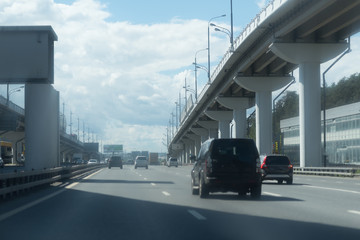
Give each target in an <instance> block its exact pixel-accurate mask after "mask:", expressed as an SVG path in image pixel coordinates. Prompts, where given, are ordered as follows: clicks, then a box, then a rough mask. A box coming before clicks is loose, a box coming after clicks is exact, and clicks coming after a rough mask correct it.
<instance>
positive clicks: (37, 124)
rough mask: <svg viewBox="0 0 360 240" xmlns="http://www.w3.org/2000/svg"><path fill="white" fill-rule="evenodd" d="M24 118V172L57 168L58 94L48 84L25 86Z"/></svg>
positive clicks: (58, 148)
mask: <svg viewBox="0 0 360 240" xmlns="http://www.w3.org/2000/svg"><path fill="white" fill-rule="evenodd" d="M25 118H26V121H25V139H26V141H25V145H26V152H25V161H26V162H25V169H26V170H32V169H43V168H53V167H57V166H58V164H59V156H60V129H59V128H60V127H59V126H60V125H59V92H58V91H56V90H54V88H53V86H52V85H50V84H26V87H25Z"/></svg>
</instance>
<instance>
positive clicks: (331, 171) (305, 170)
mask: <svg viewBox="0 0 360 240" xmlns="http://www.w3.org/2000/svg"><path fill="white" fill-rule="evenodd" d="M357 171H358V169H357V168H345V167H343V168H341V167H294V174H305V175H306V174H307V175H321V176H335V177H354V176H357V175H359V174H357Z"/></svg>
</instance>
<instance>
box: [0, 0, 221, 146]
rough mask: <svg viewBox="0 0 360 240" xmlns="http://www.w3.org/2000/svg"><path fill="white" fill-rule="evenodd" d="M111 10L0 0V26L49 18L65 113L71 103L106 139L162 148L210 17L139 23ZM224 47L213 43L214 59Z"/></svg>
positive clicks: (81, 0) (86, 0) (90, 4)
mask: <svg viewBox="0 0 360 240" xmlns="http://www.w3.org/2000/svg"><path fill="white" fill-rule="evenodd" d="M109 16H110V14H109V13H108V12H107V10H106V6H105V5H102V4H100V3H99V2H98V1H95V0H77V1H75V2H74V3H73V4H72V5H66V4H56V3H54V2H53V0H32V1H28V0H15V1H14V0H8V1H1V3H0V23H1V25H51V26H52V27H53V29H54V31H55V32H56V34H57V35H58V41H57V42H55V84H54V85H55V88H56V89H57V90H58V91H60V96H61V99H62V100H63V101H64V102H65V103H66V106H65V109H66V114H67V115H68V118H69V115H70V114H69V112H70V109H71V111H72V113H73V118H74V116H76V117H79V118H80V119H81V121H85V124H86V126H87V127H89V128H91V129H92V131H94V132H95V133H96V134H97V135H99V138H100V139H102V140H103V143H113V144H116V143H118V141H122V142H121V143H123V144H124V146H125V148H128V147H131V148H135V147H138V150H149V151H159V150H160V148H162V144H161V138H162V135H163V133H164V132H165V131H166V125H167V123H168V119H169V117H170V112H171V111H172V108H175V101H176V100H177V99H178V94H179V91H180V89H181V87H182V86H183V81H184V78H183V77H181V78H178V77H176V76H175V75H176V74H177V72H179V69H183V68H189V69H190V68H193V67H192V66H191V63H192V62H193V58H194V54H195V52H196V50H198V49H202V48H204V47H206V45H207V41H206V37H205V36H206V35H207V22H206V21H200V20H196V19H195V20H181V19H173V20H172V21H170V22H167V23H160V24H152V25H135V24H131V23H129V22H110V21H107V18H108V17H109ZM212 41H213V42H214V45H215V42H219V41H220V39H218V38H217V37H214V38H213V39H212ZM222 46H223V47H222V48H214V49H213V52H212V55H213V56H214V59H215V58H218V57H219V56H222V54H223V52H224V51H225V49H226V43H225V42H224V44H222ZM201 60H203V61H205V60H206V58H199V59H198V61H199V62H201ZM180 71H181V70H180ZM172 72H174V73H172ZM117 123H118V124H117ZM80 130H82V128H81V127H80Z"/></svg>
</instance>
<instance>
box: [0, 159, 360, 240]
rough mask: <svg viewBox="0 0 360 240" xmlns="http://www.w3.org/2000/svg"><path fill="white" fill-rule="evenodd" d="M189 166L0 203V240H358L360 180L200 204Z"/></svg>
mask: <svg viewBox="0 0 360 240" xmlns="http://www.w3.org/2000/svg"><path fill="white" fill-rule="evenodd" d="M190 171H191V166H182V167H178V168H175V167H172V168H168V167H165V166H150V167H149V169H148V170H146V169H144V168H138V169H136V170H135V169H134V167H133V166H129V165H125V166H124V168H123V169H120V168H112V169H107V168H104V169H101V170H99V171H97V172H96V173H94V174H92V175H89V176H87V177H86V178H82V179H73V180H71V181H69V182H58V183H54V184H53V185H52V186H51V187H46V188H42V189H39V190H37V191H35V192H31V193H29V194H26V195H23V196H20V197H16V198H15V199H11V200H5V201H1V202H0V238H1V239H4V240H5V239H6V240H8V239H9V240H10V239H11V240H12V239H24V240H25V239H36V240H41V239H44V240H50V239H53V240H54V239H67V240H69V239H77V240H82V239H86V240H91V239H96V240H98V239H123V240H126V239H146V240H149V239H156V240H163V239H164V240H165V239H166V240H172V239H181V240H185V239H186V240H189V239H201V240H202V239H218V240H220V239H221V240H222V239H244V240H247V239H267V240H268V239H270V240H272V239H290V240H293V239H304V240H309V239H339V240H345V239H353V240H354V239H360V179H356V178H336V177H316V176H297V175H296V176H295V177H294V184H293V185H287V184H277V182H275V181H273V182H272V181H268V182H264V183H263V189H262V197H261V199H260V200H252V199H251V198H250V196H245V197H239V196H238V195H237V194H233V193H216V194H211V195H210V196H209V198H207V199H200V198H199V196H194V195H192V194H191V191H190Z"/></svg>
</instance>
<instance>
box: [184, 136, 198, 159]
mask: <svg viewBox="0 0 360 240" xmlns="http://www.w3.org/2000/svg"><path fill="white" fill-rule="evenodd" d="M186 136H187V137H188V138H190V139H191V140H193V141H194V151H193V152H192V153H191V154H192V155H194V156H197V155H198V153H199V151H200V147H201V137H200V136H198V135H196V134H186Z"/></svg>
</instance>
